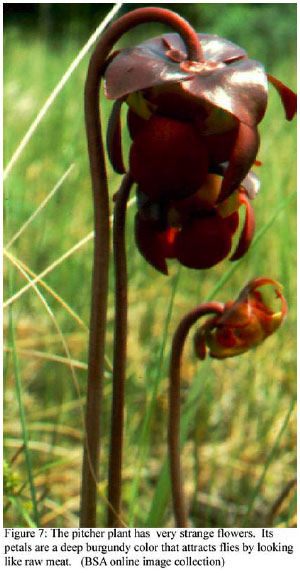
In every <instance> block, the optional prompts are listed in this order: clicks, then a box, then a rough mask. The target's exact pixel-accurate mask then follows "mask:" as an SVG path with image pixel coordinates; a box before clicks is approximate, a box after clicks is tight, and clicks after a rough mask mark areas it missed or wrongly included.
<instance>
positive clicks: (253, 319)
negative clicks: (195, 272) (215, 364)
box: [194, 278, 287, 360]
mask: <svg viewBox="0 0 300 573" xmlns="http://www.w3.org/2000/svg"><path fill="white" fill-rule="evenodd" d="M265 285H273V286H274V288H275V293H276V296H277V297H278V298H279V299H280V300H281V303H282V304H281V308H280V309H279V310H273V308H272V307H271V306H270V304H269V303H268V302H267V301H266V300H264V293H263V292H261V291H260V290H259V287H262V286H265ZM280 289H281V286H280V285H279V284H278V283H276V282H275V281H273V280H271V279H266V278H260V279H254V280H252V281H250V282H249V283H248V284H247V285H246V287H245V288H244V289H243V290H242V291H241V293H240V294H239V296H238V298H237V299H236V301H234V302H228V303H226V304H225V305H224V309H223V312H222V314H221V315H219V316H216V317H214V318H212V319H210V320H208V321H207V322H206V323H205V324H204V325H203V326H202V327H201V328H200V329H199V330H198V331H197V333H196V335H195V339H194V341H195V351H196V354H197V356H198V357H199V358H200V359H201V360H204V359H205V356H206V347H207V348H208V349H209V355H210V356H211V357H212V358H219V359H224V358H228V357H230V356H237V355H239V354H243V353H244V352H247V351H248V350H250V349H251V348H254V347H256V346H258V345H259V344H261V343H262V342H263V341H264V340H265V339H266V338H267V337H268V336H270V335H271V334H273V332H275V330H277V329H278V328H279V326H280V325H281V323H282V322H283V320H284V318H285V316H286V314H287V304H286V300H285V298H284V297H283V295H282V293H281V290H280Z"/></svg>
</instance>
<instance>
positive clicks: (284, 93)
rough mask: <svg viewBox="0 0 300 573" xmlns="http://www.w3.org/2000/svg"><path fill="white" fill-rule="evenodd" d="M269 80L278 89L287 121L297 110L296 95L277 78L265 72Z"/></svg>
mask: <svg viewBox="0 0 300 573" xmlns="http://www.w3.org/2000/svg"><path fill="white" fill-rule="evenodd" d="M267 76H268V79H269V81H270V82H271V84H272V85H273V86H274V88H275V89H276V90H277V91H278V93H279V95H280V98H281V101H282V103H283V107H284V109H285V114H286V119H288V120H289V121H290V120H291V119H293V117H294V115H295V113H296V111H297V96H296V94H295V93H294V92H293V91H292V90H290V88H288V87H287V86H285V85H284V84H283V83H281V82H280V81H279V80H277V79H276V78H274V76H271V75H270V74H267Z"/></svg>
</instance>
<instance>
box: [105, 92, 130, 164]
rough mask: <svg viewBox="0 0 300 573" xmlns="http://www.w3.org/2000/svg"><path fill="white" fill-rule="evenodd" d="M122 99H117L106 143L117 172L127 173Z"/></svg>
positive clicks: (108, 127) (110, 118)
mask: <svg viewBox="0 0 300 573" xmlns="http://www.w3.org/2000/svg"><path fill="white" fill-rule="evenodd" d="M122 103H123V102H122V100H117V101H116V102H115V103H114V105H113V107H112V111H111V114H110V117H109V121H108V126H107V134H106V145H107V153H108V157H109V160H110V162H111V164H112V166H113V168H114V170H115V171H116V172H117V173H120V174H122V173H126V169H125V166H124V162H123V154H122V135H121V106H122Z"/></svg>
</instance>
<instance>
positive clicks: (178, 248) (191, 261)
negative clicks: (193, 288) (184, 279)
mask: <svg viewBox="0 0 300 573" xmlns="http://www.w3.org/2000/svg"><path fill="white" fill-rule="evenodd" d="M174 246H175V255H176V257H177V259H178V260H179V262H180V263H182V264H183V265H184V266H186V267H189V268H192V269H209V268H211V267H214V266H215V265H216V264H218V263H219V262H220V261H222V260H223V259H225V257H227V255H228V254H229V252H230V250H231V233H230V230H229V228H228V226H227V224H226V220H225V219H223V218H222V217H221V216H220V215H218V214H217V213H213V214H210V215H204V216H201V217H200V216H198V217H196V218H195V219H191V220H190V221H188V222H187V223H185V224H184V225H183V226H182V229H181V231H180V232H179V233H178V235H177V236H176V238H175V245H174Z"/></svg>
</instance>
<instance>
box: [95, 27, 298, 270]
mask: <svg viewBox="0 0 300 573" xmlns="http://www.w3.org/2000/svg"><path fill="white" fill-rule="evenodd" d="M198 37H199V41H200V43H201V47H202V52H203V61H198V62H191V61H188V60H187V55H186V49H185V46H184V43H183V41H182V39H181V38H180V36H179V35H178V34H165V35H163V36H160V37H157V38H154V39H152V40H149V41H147V42H145V43H143V44H140V45H138V46H135V47H132V48H128V49H125V50H122V51H120V52H116V53H115V54H113V55H112V56H111V57H110V59H109V61H108V63H107V66H106V69H105V73H104V78H105V91H106V96H107V97H108V98H109V99H115V100H116V102H115V104H114V106H113V111H112V114H111V118H110V121H109V126H108V137H107V144H108V153H109V157H110V160H111V162H112V165H113V167H114V169H115V170H116V171H117V172H119V173H123V172H125V167H124V162H123V156H122V142H121V119H120V117H121V116H120V112H121V105H122V103H123V102H126V103H127V105H128V114H127V125H128V129H129V133H130V135H131V138H132V140H133V142H132V145H131V149H130V156H129V169H130V172H131V175H132V177H133V179H134V181H135V182H136V183H137V199H138V213H137V215H136V224H135V234H136V241H137V245H138V248H139V250H140V252H141V253H142V255H143V256H144V257H145V258H146V260H147V261H148V262H150V263H151V264H152V265H153V266H154V267H155V268H156V269H158V270H159V271H161V272H163V273H165V274H167V272H168V270H167V263H166V259H167V258H175V259H177V260H179V261H180V262H181V263H182V264H183V265H185V266H188V267H191V268H194V269H207V268H210V267H212V266H214V265H215V264H217V263H219V262H220V261H222V260H223V259H224V258H226V257H227V256H228V255H229V254H230V252H231V250H232V239H233V237H234V235H235V233H236V232H237V228H238V224H239V208H240V206H241V205H244V206H245V208H246V217H245V223H244V228H243V230H242V233H241V236H240V240H239V242H238V245H237V247H236V249H235V251H234V253H233V255H232V256H231V260H236V259H238V258H240V257H241V256H243V255H244V254H245V253H246V251H247V249H248V248H249V245H250V243H251V240H252V238H253V234H254V227H255V225H254V214H253V210H252V207H251V205H250V202H249V199H253V198H254V196H255V195H256V193H257V191H258V186H259V185H258V179H257V177H256V175H255V174H254V173H253V172H252V171H250V169H251V167H252V166H253V164H255V163H257V161H256V156H257V152H258V148H259V134H258V127H257V126H258V124H259V123H260V121H261V120H262V118H263V116H264V113H265V110H266V107H267V99H268V80H269V81H270V82H271V83H272V84H273V85H274V87H275V88H276V89H277V91H278V93H279V95H280V97H281V100H282V103H283V106H284V109H285V112H286V117H287V119H288V120H291V119H292V118H293V116H294V114H295V112H296V95H295V94H294V93H293V92H292V91H291V90H290V89H289V88H287V87H286V86H284V85H283V84H282V83H281V82H279V80H277V79H276V78H273V77H272V76H270V75H269V74H266V72H265V70H264V67H263V65H262V64H260V63H259V62H256V61H254V60H251V59H249V58H248V56H247V54H246V52H245V51H244V50H243V49H241V48H240V47H238V46H236V45H235V44H233V43H232V42H229V41H228V40H225V39H222V38H219V37H218V36H215V35H214V36H210V35H207V34H199V35H198Z"/></svg>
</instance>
